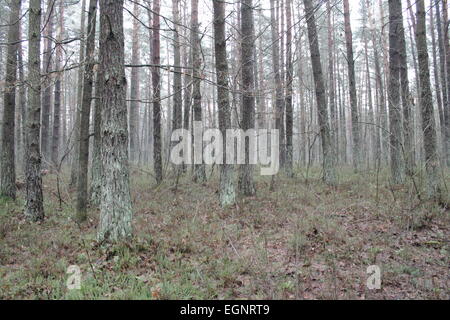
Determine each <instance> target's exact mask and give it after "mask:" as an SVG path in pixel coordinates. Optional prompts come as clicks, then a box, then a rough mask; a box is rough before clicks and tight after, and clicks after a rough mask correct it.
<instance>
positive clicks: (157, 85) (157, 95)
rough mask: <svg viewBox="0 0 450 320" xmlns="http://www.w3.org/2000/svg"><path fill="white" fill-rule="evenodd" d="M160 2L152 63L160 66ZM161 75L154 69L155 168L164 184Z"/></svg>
mask: <svg viewBox="0 0 450 320" xmlns="http://www.w3.org/2000/svg"><path fill="white" fill-rule="evenodd" d="M159 11H160V4H159V0H155V1H153V33H152V35H153V41H152V43H153V45H152V49H153V52H152V63H153V64H154V65H155V66H157V65H159V64H160V60H161V59H160V39H159V38H160V36H159V34H160V32H159V28H160V23H159ZM160 79H161V75H160V71H159V68H158V67H154V68H152V86H153V166H154V170H155V178H156V183H157V184H160V183H161V182H162V179H163V177H162V155H161V153H162V145H161V80H160Z"/></svg>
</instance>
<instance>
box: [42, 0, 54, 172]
mask: <svg viewBox="0 0 450 320" xmlns="http://www.w3.org/2000/svg"><path fill="white" fill-rule="evenodd" d="M54 6H55V1H53V0H48V1H47V12H46V17H45V18H46V20H45V23H46V26H45V35H46V38H45V40H44V43H45V51H44V59H43V66H42V70H43V73H44V74H45V78H44V79H45V80H44V83H43V85H44V92H43V96H42V116H41V118H42V120H41V121H42V127H41V150H42V156H43V158H44V160H47V161H48V160H50V157H49V155H50V111H51V104H52V79H51V77H50V76H49V75H48V73H49V72H50V71H52V70H53V57H52V55H53V48H52V40H51V39H52V38H53V27H54V26H53V24H54V16H55V12H54ZM44 166H45V165H44Z"/></svg>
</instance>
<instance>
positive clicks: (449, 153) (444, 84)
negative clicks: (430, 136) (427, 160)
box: [435, 0, 450, 162]
mask: <svg viewBox="0 0 450 320" xmlns="http://www.w3.org/2000/svg"><path fill="white" fill-rule="evenodd" d="M440 3H441V1H440V0H435V8H436V29H437V35H438V44H439V45H438V48H439V62H440V64H439V70H440V75H441V83H442V105H443V106H444V107H443V120H444V121H443V126H444V130H443V134H444V136H443V140H442V141H443V142H444V146H443V147H444V148H443V149H444V154H443V157H444V159H445V162H447V161H448V160H449V158H450V151H449V150H448V148H449V147H447V143H446V140H448V139H449V137H448V135H447V131H448V130H447V126H446V124H445V121H446V118H447V114H448V113H449V112H450V110H448V108H449V92H448V89H447V78H446V76H445V57H446V54H445V45H444V38H445V35H444V34H443V33H444V30H443V28H442V27H443V22H442V19H441V9H440Z"/></svg>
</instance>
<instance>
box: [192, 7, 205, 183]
mask: <svg viewBox="0 0 450 320" xmlns="http://www.w3.org/2000/svg"><path fill="white" fill-rule="evenodd" d="M191 10H192V11H191V44H192V67H193V71H192V76H193V79H192V81H193V88H192V100H193V111H194V121H195V122H197V123H201V122H202V95H201V91H200V84H201V70H200V69H201V66H202V57H201V52H200V51H201V40H200V36H199V33H200V29H199V22H198V0H192V1H191ZM201 132H202V136H203V124H202V125H201ZM197 143H198V144H199V146H201V152H203V143H202V141H197ZM194 158H195V156H194ZM193 178H194V181H195V182H199V183H203V182H205V181H206V172H205V165H204V164H203V163H196V164H195V165H194V177H193Z"/></svg>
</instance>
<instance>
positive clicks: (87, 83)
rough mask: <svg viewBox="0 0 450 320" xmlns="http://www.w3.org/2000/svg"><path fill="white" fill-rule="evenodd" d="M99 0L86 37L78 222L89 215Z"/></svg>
mask: <svg viewBox="0 0 450 320" xmlns="http://www.w3.org/2000/svg"><path fill="white" fill-rule="evenodd" d="M96 18H97V0H90V3H89V12H88V25H87V39H86V55H85V57H86V62H85V67H84V73H83V78H84V79H83V100H82V103H81V118H80V120H81V121H80V143H79V145H78V148H79V149H78V164H79V166H80V170H79V173H78V179H77V215H76V220H77V221H78V222H84V221H85V220H86V217H87V215H86V214H87V204H88V166H89V123H90V118H91V102H92V88H93V84H94V64H95V56H94V55H95V25H96Z"/></svg>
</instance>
